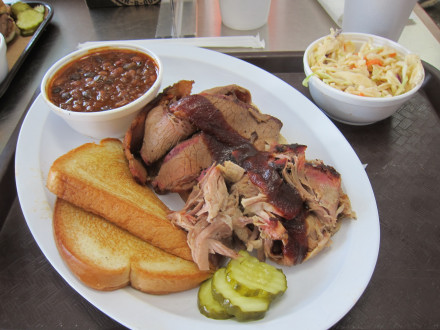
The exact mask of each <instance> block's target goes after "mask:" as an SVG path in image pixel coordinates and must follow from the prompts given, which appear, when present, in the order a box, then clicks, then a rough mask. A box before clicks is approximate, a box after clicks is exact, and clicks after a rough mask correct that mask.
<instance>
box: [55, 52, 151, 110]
mask: <svg viewBox="0 0 440 330" xmlns="http://www.w3.org/2000/svg"><path fill="white" fill-rule="evenodd" d="M157 70H158V68H157V65H156V62H155V61H154V60H153V59H152V58H151V57H150V56H148V55H147V54H144V53H141V52H138V51H135V50H130V49H111V48H110V49H102V50H99V51H97V52H93V53H90V54H87V55H85V56H83V57H81V58H79V59H76V60H74V61H72V62H70V63H68V64H66V65H65V66H64V67H62V68H61V69H60V70H59V71H58V72H57V73H56V74H55V75H54V77H53V78H52V80H51V81H50V83H49V85H48V90H47V94H48V97H49V100H50V101H51V102H52V103H53V104H55V105H57V106H59V107H60V108H62V109H66V110H70V111H80V112H95V111H104V110H110V109H115V108H119V107H122V106H124V105H126V104H128V103H130V102H132V101H134V100H135V99H137V98H139V97H140V96H142V95H143V94H144V93H145V92H146V91H147V90H148V89H149V88H150V87H151V86H152V85H153V84H154V82H155V81H156V79H157Z"/></svg>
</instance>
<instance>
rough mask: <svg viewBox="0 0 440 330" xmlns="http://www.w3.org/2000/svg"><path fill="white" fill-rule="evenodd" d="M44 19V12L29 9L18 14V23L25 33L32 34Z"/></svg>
mask: <svg viewBox="0 0 440 330" xmlns="http://www.w3.org/2000/svg"><path fill="white" fill-rule="evenodd" d="M43 20H44V14H43V13H41V12H39V11H36V10H33V9H29V10H25V11H22V12H19V13H18V14H17V21H16V24H17V26H18V28H19V29H20V30H21V32H22V34H23V35H31V34H33V33H34V32H35V31H36V30H37V29H38V27H39V26H40V24H41V22H43Z"/></svg>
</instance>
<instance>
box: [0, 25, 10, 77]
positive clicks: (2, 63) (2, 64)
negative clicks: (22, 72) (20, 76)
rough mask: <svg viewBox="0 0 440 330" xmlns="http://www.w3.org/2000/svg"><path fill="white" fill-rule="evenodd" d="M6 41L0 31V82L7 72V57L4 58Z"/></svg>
mask: <svg viewBox="0 0 440 330" xmlns="http://www.w3.org/2000/svg"><path fill="white" fill-rule="evenodd" d="M6 48H7V46H6V41H5V38H4V37H3V34H1V33H0V84H1V83H2V81H3V79H5V77H6V75H7V74H8V71H9V70H8V59H7V58H6Z"/></svg>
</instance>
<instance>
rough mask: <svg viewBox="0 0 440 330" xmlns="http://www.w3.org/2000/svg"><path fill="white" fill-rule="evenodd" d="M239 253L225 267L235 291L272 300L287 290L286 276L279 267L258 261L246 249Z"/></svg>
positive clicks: (227, 276)
mask: <svg viewBox="0 0 440 330" xmlns="http://www.w3.org/2000/svg"><path fill="white" fill-rule="evenodd" d="M239 254H240V256H239V257H238V258H237V259H233V260H231V261H230V262H229V263H228V265H227V269H226V278H227V280H228V281H229V282H230V283H231V285H232V286H233V287H234V289H235V290H236V291H237V292H239V293H240V294H242V295H244V296H251V297H261V298H268V299H270V300H273V299H275V298H276V297H278V296H280V295H282V294H283V293H284V292H285V291H286V290H287V280H286V276H285V275H284V273H283V272H282V270H281V269H277V268H275V267H274V266H272V265H269V264H267V263H265V262H260V261H259V260H258V259H257V258H255V257H253V256H251V255H249V253H248V252H246V251H240V253H239Z"/></svg>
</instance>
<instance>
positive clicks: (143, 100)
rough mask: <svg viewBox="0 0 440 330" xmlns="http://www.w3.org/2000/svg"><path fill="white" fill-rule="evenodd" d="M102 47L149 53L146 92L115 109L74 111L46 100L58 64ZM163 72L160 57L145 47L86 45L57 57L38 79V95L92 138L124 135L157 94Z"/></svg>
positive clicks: (59, 66)
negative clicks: (151, 67)
mask: <svg viewBox="0 0 440 330" xmlns="http://www.w3.org/2000/svg"><path fill="white" fill-rule="evenodd" d="M103 48H104V49H109V48H115V49H129V50H134V51H137V52H142V53H145V54H147V55H149V56H150V57H151V58H152V59H153V60H154V61H155V62H156V66H157V79H156V81H155V82H154V84H153V85H152V86H151V87H150V89H148V90H147V91H146V92H145V94H143V95H142V96H140V97H139V98H137V99H135V100H134V101H132V102H130V103H128V104H126V105H124V106H122V107H119V108H115V109H110V110H104V111H96V112H76V111H70V110H65V109H62V108H60V107H58V106H56V105H55V104H53V103H52V102H51V101H50V100H49V97H48V94H47V90H48V84H50V81H51V79H52V77H53V76H54V74H56V73H57V71H58V70H59V69H60V68H62V67H64V65H66V64H68V63H70V62H72V61H74V60H76V59H78V58H80V57H82V56H84V55H86V54H88V53H93V52H96V51H99V50H101V49H103ZM162 73H163V68H162V63H161V61H160V59H159V57H158V56H157V55H155V54H154V53H153V52H151V51H150V50H148V49H145V48H142V47H138V46H134V45H127V44H123V43H121V44H111V45H108V46H105V45H103V46H99V47H89V48H84V49H80V50H77V51H75V52H73V53H70V54H69V55H67V56H65V57H63V58H62V59H60V60H59V61H57V62H56V63H55V64H54V65H53V66H52V67H51V68H50V69H49V70H48V71H47V72H46V74H45V75H44V77H43V80H42V82H41V95H42V97H43V99H44V100H45V102H46V103H47V105H48V106H49V107H50V109H51V110H52V111H53V112H54V113H55V114H56V115H58V116H60V117H61V118H63V119H64V120H65V121H66V122H67V123H68V124H69V125H70V127H72V128H73V129H74V130H76V131H77V132H79V133H81V134H84V135H86V136H89V137H92V138H95V139H103V138H107V137H115V138H120V137H123V136H124V134H125V132H126V131H127V130H128V128H129V127H130V124H131V122H132V121H133V119H134V118H135V116H136V115H137V114H138V113H139V111H140V110H141V109H142V108H143V107H144V106H145V105H146V104H147V103H149V102H150V101H151V100H153V98H154V97H156V95H157V94H158V92H159V89H160V86H161V83H162Z"/></svg>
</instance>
